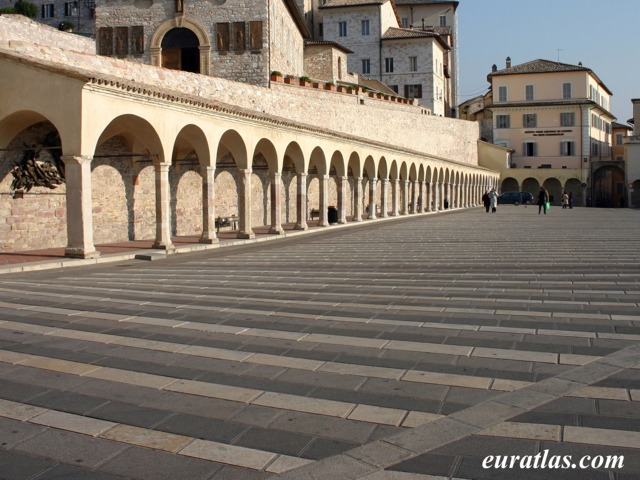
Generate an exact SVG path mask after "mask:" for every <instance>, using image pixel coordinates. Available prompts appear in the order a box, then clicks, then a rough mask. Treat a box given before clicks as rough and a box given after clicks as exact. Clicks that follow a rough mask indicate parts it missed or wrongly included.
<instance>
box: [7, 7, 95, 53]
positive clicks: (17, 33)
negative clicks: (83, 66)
mask: <svg viewBox="0 0 640 480" xmlns="http://www.w3.org/2000/svg"><path fill="white" fill-rule="evenodd" d="M13 3H15V2H13ZM3 39H5V40H8V39H11V40H18V41H23V42H34V41H36V39H37V42H38V43H39V44H41V45H47V46H50V47H58V48H65V49H67V50H72V51H75V52H82V53H87V54H95V53H96V44H95V42H94V41H93V40H92V39H90V38H86V37H82V36H80V35H74V34H73V33H69V32H61V31H60V30H58V29H57V28H53V27H50V26H47V25H43V24H41V23H38V22H34V21H33V20H31V19H29V18H27V17H24V16H22V15H5V14H0V40H3Z"/></svg>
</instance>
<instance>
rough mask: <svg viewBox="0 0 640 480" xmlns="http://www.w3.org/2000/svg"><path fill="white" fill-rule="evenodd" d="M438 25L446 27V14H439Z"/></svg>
mask: <svg viewBox="0 0 640 480" xmlns="http://www.w3.org/2000/svg"><path fill="white" fill-rule="evenodd" d="M440 26H441V27H446V26H447V16H446V15H440Z"/></svg>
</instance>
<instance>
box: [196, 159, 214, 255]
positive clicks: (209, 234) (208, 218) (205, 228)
mask: <svg viewBox="0 0 640 480" xmlns="http://www.w3.org/2000/svg"><path fill="white" fill-rule="evenodd" d="M215 172H216V167H211V166H208V165H205V166H203V167H201V168H200V173H201V175H202V235H201V236H200V243H209V244H211V243H217V242H218V238H217V237H216V212H215V200H216V193H215V185H214V180H215Z"/></svg>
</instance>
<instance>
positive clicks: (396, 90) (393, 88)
mask: <svg viewBox="0 0 640 480" xmlns="http://www.w3.org/2000/svg"><path fill="white" fill-rule="evenodd" d="M389 88H390V89H391V90H393V91H394V92H396V93H398V85H389Z"/></svg>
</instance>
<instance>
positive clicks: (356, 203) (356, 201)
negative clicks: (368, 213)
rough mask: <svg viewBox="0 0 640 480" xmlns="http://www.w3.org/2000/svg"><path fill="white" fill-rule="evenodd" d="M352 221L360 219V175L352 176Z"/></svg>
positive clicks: (359, 220)
mask: <svg viewBox="0 0 640 480" xmlns="http://www.w3.org/2000/svg"><path fill="white" fill-rule="evenodd" d="M353 221H354V222H361V221H362V177H354V178H353Z"/></svg>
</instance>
